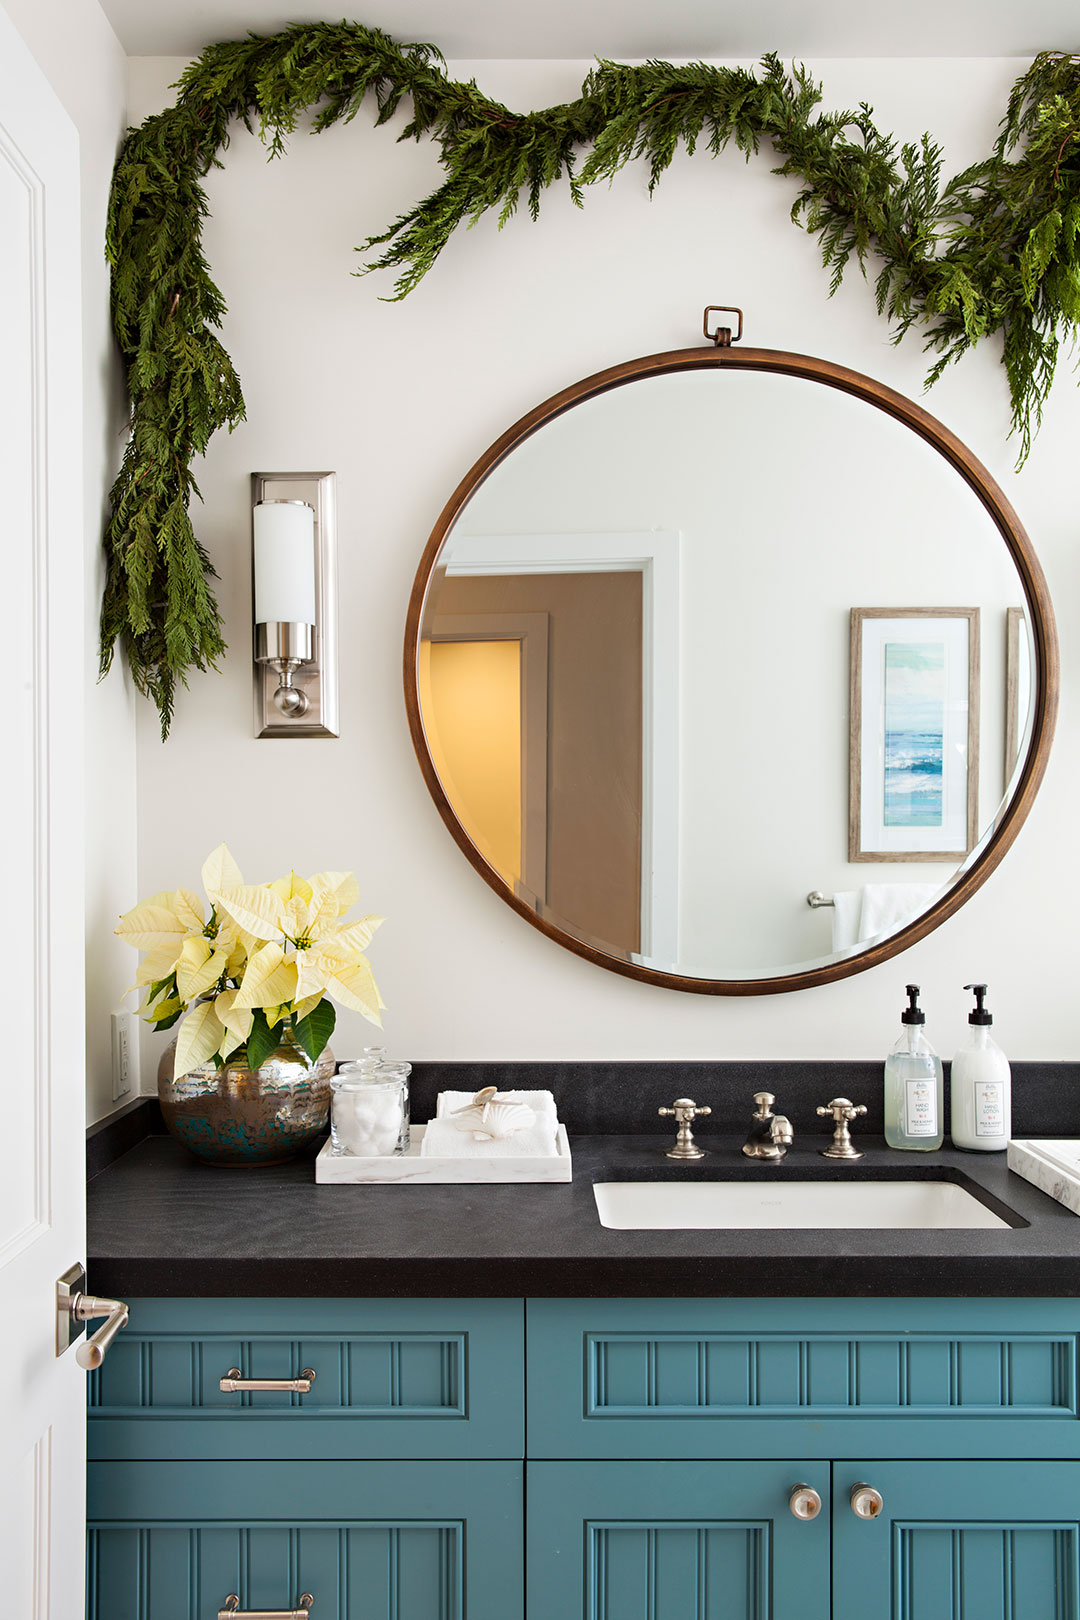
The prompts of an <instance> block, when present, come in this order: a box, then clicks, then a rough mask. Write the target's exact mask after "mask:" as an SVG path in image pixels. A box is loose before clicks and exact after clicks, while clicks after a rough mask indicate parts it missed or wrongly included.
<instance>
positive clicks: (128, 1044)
mask: <svg viewBox="0 0 1080 1620" xmlns="http://www.w3.org/2000/svg"><path fill="white" fill-rule="evenodd" d="M135 1051H136V1032H135V1017H134V1014H132V1013H129V1012H114V1013H113V1014H112V1094H113V1102H119V1100H120V1098H121V1097H126V1096H127V1094H128V1092H129V1091H131V1090H132V1089H133V1086H134V1081H135Z"/></svg>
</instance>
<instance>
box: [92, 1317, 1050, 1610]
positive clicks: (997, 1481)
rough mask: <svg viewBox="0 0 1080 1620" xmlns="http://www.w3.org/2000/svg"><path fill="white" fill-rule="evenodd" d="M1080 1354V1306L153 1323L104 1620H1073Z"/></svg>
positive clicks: (126, 1403)
mask: <svg viewBox="0 0 1080 1620" xmlns="http://www.w3.org/2000/svg"><path fill="white" fill-rule="evenodd" d="M1078 1335H1080V1302H1075V1301H1071V1300H1014V1299H987V1300H970V1299H969V1300H947V1299H939V1300H911V1299H886V1300H871V1299H830V1300H821V1299H786V1300H751V1299H692V1298H690V1299H681V1300H673V1299H633V1300H626V1299H624V1300H607V1299H600V1300H589V1299H563V1300H556V1299H538V1300H529V1301H525V1302H523V1301H520V1300H445V1301H432V1300H409V1299H405V1300H363V1299H358V1300H347V1299H337V1300H332V1299H327V1300H303V1299H292V1300H287V1299H263V1300H255V1299H235V1300H197V1299H191V1300H137V1301H134V1302H133V1304H132V1317H131V1326H130V1328H129V1329H128V1330H127V1331H126V1332H125V1333H124V1334H123V1335H122V1336H121V1337H120V1338H119V1339H118V1340H117V1341H116V1343H115V1344H114V1346H113V1348H112V1349H111V1350H110V1352H109V1355H108V1357H107V1358H106V1361H105V1364H104V1366H103V1367H102V1369H101V1371H100V1373H99V1374H97V1375H95V1378H94V1380H93V1381H92V1385H91V1397H90V1398H91V1407H90V1446H91V1457H92V1459H93V1461H92V1462H91V1465H90V1474H89V1494H90V1515H89V1517H90V1529H89V1569H90V1584H89V1598H88V1615H89V1620H216V1617H217V1615H218V1613H219V1610H220V1609H222V1608H224V1607H225V1605H226V1600H227V1599H228V1598H229V1597H230V1596H231V1595H232V1594H235V1595H236V1602H237V1604H238V1605H239V1609H240V1612H241V1613H243V1611H244V1610H245V1609H248V1610H256V1611H259V1612H260V1613H266V1612H269V1613H271V1614H284V1615H288V1614H290V1613H292V1612H294V1611H295V1608H296V1606H297V1605H298V1604H299V1603H300V1601H301V1599H302V1597H303V1594H305V1593H308V1594H310V1595H311V1597H312V1599H313V1603H312V1605H311V1620H522V1616H523V1615H524V1617H525V1620H736V1617H737V1620H1080V1574H1078V1569H1080V1423H1078V1410H1080V1409H1078V1400H1077V1342H1078ZM526 1370H527V1378H526ZM311 1374H314V1377H313V1378H311V1377H310V1375H311ZM237 1377H238V1378H239V1379H240V1380H241V1381H246V1380H252V1379H254V1380H269V1381H270V1383H271V1385H273V1384H275V1383H277V1382H280V1381H285V1382H289V1381H296V1380H298V1379H299V1380H301V1381H304V1382H307V1383H309V1386H310V1387H309V1388H308V1389H307V1390H306V1391H302V1390H299V1389H276V1388H273V1387H270V1388H266V1387H263V1388H257V1389H254V1390H249V1391H243V1390H240V1391H238V1390H235V1389H233V1388H232V1387H227V1388H226V1389H225V1390H222V1388H221V1382H222V1379H223V1378H224V1379H225V1382H226V1384H227V1385H229V1386H231V1383H232V1382H235V1379H236V1378H237ZM796 1487H801V1491H800V1494H799V1495H798V1496H797V1498H796V1505H798V1506H801V1507H802V1509H803V1513H804V1516H801V1517H800V1516H797V1515H796V1513H795V1512H793V1510H792V1493H793V1491H794V1490H795V1488H796ZM875 1493H876V1494H875ZM818 1503H820V1507H817V1504H818ZM808 1504H809V1506H808ZM855 1505H858V1506H861V1507H862V1509H863V1515H864V1516H860V1514H859V1513H858V1512H856V1511H855ZM815 1509H816V1511H815ZM867 1514H868V1515H869V1516H865V1515H867ZM523 1542H524V1549H525V1556H524V1559H523Z"/></svg>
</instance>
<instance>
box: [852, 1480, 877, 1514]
mask: <svg viewBox="0 0 1080 1620" xmlns="http://www.w3.org/2000/svg"><path fill="white" fill-rule="evenodd" d="M884 1506H885V1503H884V1502H883V1501H882V1499H881V1492H880V1491H875V1489H874V1487H873V1486H872V1485H866V1484H864V1483H863V1482H862V1481H861V1480H860V1482H859V1483H858V1485H853V1486H852V1487H851V1511H852V1513H854V1515H855V1517H856V1518H857V1519H876V1518H877V1516H878V1514H879V1513H880V1512H881V1510H882V1508H883V1507H884Z"/></svg>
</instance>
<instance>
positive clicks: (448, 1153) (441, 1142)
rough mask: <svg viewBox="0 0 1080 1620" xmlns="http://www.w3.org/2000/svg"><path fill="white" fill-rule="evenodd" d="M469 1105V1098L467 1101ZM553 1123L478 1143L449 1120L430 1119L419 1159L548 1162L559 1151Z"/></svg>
mask: <svg viewBox="0 0 1080 1620" xmlns="http://www.w3.org/2000/svg"><path fill="white" fill-rule="evenodd" d="M467 1100H468V1101H471V1100H472V1099H471V1097H470V1098H468V1099H467ZM555 1131H556V1125H555V1121H554V1120H553V1119H538V1120H537V1122H536V1124H535V1125H530V1126H529V1127H528V1129H526V1130H522V1131H515V1132H514V1134H513V1136H501V1137H498V1138H496V1139H494V1140H492V1139H491V1138H486V1139H484V1140H481V1141H477V1139H476V1137H475V1135H474V1134H473V1132H472V1131H459V1130H458V1128H457V1126H456V1125H455V1123H454V1121H453V1120H452V1119H433V1120H432V1121H431V1122H430V1124H429V1125H428V1127H427V1129H426V1130H425V1132H424V1137H423V1141H422V1142H421V1143H420V1157H421V1158H422V1159H539V1158H543V1159H550V1158H553V1157H554V1155H555V1153H556V1152H557V1151H558V1150H557V1148H556V1144H555Z"/></svg>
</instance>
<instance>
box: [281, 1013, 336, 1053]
mask: <svg viewBox="0 0 1080 1620" xmlns="http://www.w3.org/2000/svg"><path fill="white" fill-rule="evenodd" d="M336 1023H337V1009H336V1008H335V1006H334V1003H333V1002H332V1001H327V1000H326V999H325V997H324V999H323V1000H322V1001H320V1002H319V1004H318V1006H317V1007H312V1009H311V1011H310V1012H309V1013H308V1015H307V1017H306V1018H299V1019H297V1018H294V1019H293V1021H292V1027H293V1034H294V1035H295V1036H296V1039H297V1042H298V1044H299V1045H300V1046H302V1047H303V1049H304V1051H305V1052H306V1053H307V1056H308V1058H309V1060H310V1061H311V1062H312V1063H314V1062H315V1059H316V1058H317V1057H318V1056H319V1054H320V1052H321V1051H322V1049H323V1047H324V1046H325V1045H326V1043H327V1041H328V1040H329V1039H330V1037H331V1035H332V1034H333V1033H334V1025H335V1024H336Z"/></svg>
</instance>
